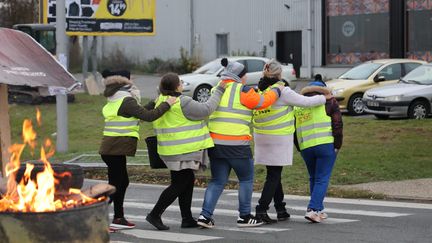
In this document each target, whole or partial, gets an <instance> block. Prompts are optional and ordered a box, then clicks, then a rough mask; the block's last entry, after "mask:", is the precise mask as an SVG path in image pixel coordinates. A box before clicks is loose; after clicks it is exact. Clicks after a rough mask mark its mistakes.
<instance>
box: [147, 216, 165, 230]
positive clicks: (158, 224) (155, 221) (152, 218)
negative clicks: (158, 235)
mask: <svg viewBox="0 0 432 243" xmlns="http://www.w3.org/2000/svg"><path fill="white" fill-rule="evenodd" d="M146 220H147V222H149V223H150V224H151V225H153V226H154V227H156V229H158V230H169V227H168V226H166V225H164V224H163V223H162V219H161V217H160V216H159V217H155V216H153V215H151V214H147V217H146Z"/></svg>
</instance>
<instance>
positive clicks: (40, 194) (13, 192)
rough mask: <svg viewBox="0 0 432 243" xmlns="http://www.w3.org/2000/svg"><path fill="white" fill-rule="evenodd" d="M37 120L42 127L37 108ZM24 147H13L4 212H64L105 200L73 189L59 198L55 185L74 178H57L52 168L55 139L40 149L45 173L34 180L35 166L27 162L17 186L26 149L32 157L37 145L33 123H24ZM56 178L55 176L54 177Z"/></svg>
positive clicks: (2, 204)
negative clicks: (29, 150) (61, 180)
mask: <svg viewBox="0 0 432 243" xmlns="http://www.w3.org/2000/svg"><path fill="white" fill-rule="evenodd" d="M36 116H37V121H38V124H40V120H41V115H40V111H39V109H37V114H36ZM22 138H23V144H13V145H12V146H10V147H9V152H10V154H11V156H10V160H9V163H8V164H7V165H6V167H5V168H6V176H7V177H8V180H7V192H6V193H4V194H3V195H2V196H3V197H2V199H1V200H0V211H12V212H49V211H57V210H64V209H67V208H72V207H76V206H79V205H84V204H89V203H94V202H98V201H100V200H104V199H105V198H98V199H94V198H90V197H87V196H86V195H84V194H83V193H82V192H81V191H80V190H79V189H71V190H69V194H68V195H66V196H65V198H63V199H61V198H56V194H55V185H56V184H58V183H59V179H57V178H56V177H59V178H63V177H65V176H71V174H70V173H69V172H65V173H62V174H60V175H57V174H55V173H54V170H53V169H52V167H51V164H50V163H49V161H48V159H49V158H50V157H51V156H53V155H54V152H55V149H54V145H53V143H52V142H51V140H49V139H46V140H45V141H44V143H43V144H42V146H41V149H40V161H42V162H43V164H44V169H43V171H42V172H39V173H37V175H36V178H35V179H32V170H33V169H34V165H33V164H30V163H27V164H26V169H25V171H24V175H23V176H22V179H21V181H20V182H19V183H16V174H17V172H18V170H19V168H20V157H21V154H22V152H23V151H24V149H25V148H26V146H28V147H30V149H31V152H32V154H33V153H34V149H35V147H36V145H37V143H36V138H37V134H36V132H35V130H34V129H33V124H32V122H31V120H29V119H26V120H24V122H23V129H22ZM54 175H55V176H54Z"/></svg>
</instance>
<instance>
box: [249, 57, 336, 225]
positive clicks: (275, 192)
mask: <svg viewBox="0 0 432 243" xmlns="http://www.w3.org/2000/svg"><path fill="white" fill-rule="evenodd" d="M281 73H282V66H281V64H280V63H279V62H277V61H276V60H274V59H272V60H270V61H269V62H267V63H266V64H265V65H264V70H263V77H262V78H261V80H260V82H259V84H258V89H259V91H260V92H264V91H265V90H267V89H268V88H271V87H272V85H276V83H277V82H279V81H283V80H282V77H281ZM285 83H286V82H285ZM286 84H287V83H286ZM328 95H329V96H331V95H330V94H328ZM325 102H326V97H325V96H324V95H318V96H313V97H306V96H303V95H300V94H298V93H296V92H295V91H294V90H292V89H290V88H289V87H285V88H284V89H283V90H282V94H281V96H280V98H279V99H278V100H277V101H276V103H275V104H273V105H272V106H271V107H270V108H267V109H264V110H256V111H254V116H253V123H254V146H255V148H254V149H255V164H262V165H265V166H266V169H267V176H266V181H265V184H264V188H263V190H262V193H261V197H260V199H259V201H258V205H257V206H256V217H257V218H259V219H261V220H263V221H264V222H265V223H268V224H270V223H275V222H277V221H276V220H274V219H271V218H270V217H269V216H268V214H267V210H268V209H269V205H270V203H271V201H272V200H274V206H275V209H276V212H277V219H278V220H279V221H283V220H287V219H288V218H289V217H290V214H289V213H288V212H287V211H286V208H285V205H286V203H285V202H284V192H283V189H282V184H281V174H282V168H283V166H286V165H292V159H293V134H294V130H295V128H294V114H293V106H300V107H311V106H317V105H323V104H325Z"/></svg>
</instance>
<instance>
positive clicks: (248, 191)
mask: <svg viewBox="0 0 432 243" xmlns="http://www.w3.org/2000/svg"><path fill="white" fill-rule="evenodd" d="M210 169H211V174H212V179H211V181H210V183H209V184H208V186H207V189H206V191H205V195H204V202H203V207H202V211H201V214H202V215H204V216H206V217H208V218H211V217H212V215H213V212H214V210H215V207H216V204H217V201H218V199H219V197H220V195H221V194H222V191H223V190H224V187H225V184H226V183H227V182H228V176H229V174H230V172H231V169H234V172H235V173H236V175H237V178H238V180H239V184H240V186H239V193H238V200H239V208H238V210H239V212H240V216H245V215H249V214H250V213H251V200H252V192H253V177H254V164H253V160H252V159H251V158H232V159H231V158H230V159H228V158H212V157H210Z"/></svg>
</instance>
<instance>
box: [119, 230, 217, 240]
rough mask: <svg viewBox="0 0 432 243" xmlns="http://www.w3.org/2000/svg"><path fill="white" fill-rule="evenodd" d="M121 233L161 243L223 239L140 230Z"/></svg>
mask: <svg viewBox="0 0 432 243" xmlns="http://www.w3.org/2000/svg"><path fill="white" fill-rule="evenodd" d="M122 233H123V234H125V235H131V236H135V237H138V238H141V239H151V240H163V241H172V242H200V241H206V240H216V239H222V238H223V237H216V236H207V235H195V234H185V233H172V232H167V231H159V230H140V229H131V230H125V231H122Z"/></svg>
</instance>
